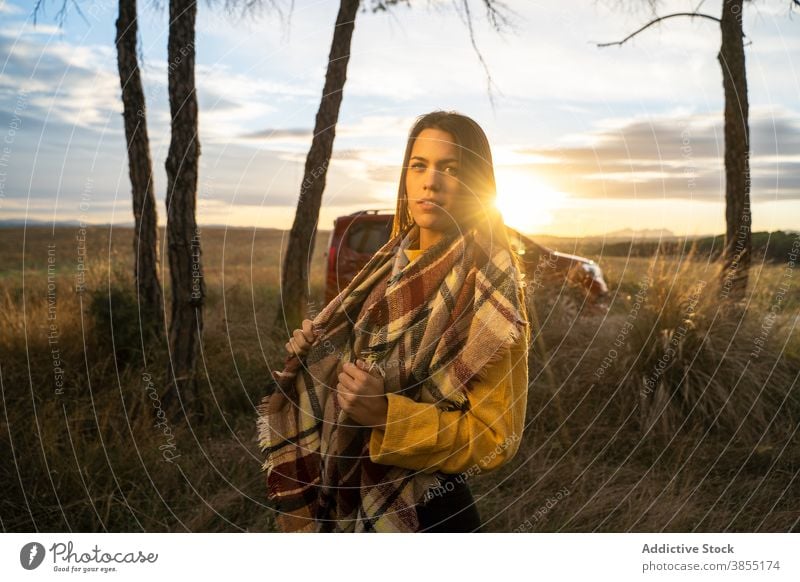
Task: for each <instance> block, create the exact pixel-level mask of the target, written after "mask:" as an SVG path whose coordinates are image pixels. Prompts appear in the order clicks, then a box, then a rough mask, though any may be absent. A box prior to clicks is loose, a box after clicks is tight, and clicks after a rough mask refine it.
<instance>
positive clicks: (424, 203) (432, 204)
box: [417, 200, 442, 212]
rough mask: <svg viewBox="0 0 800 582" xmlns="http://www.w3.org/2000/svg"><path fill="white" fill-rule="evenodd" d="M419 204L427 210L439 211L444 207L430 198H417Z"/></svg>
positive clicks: (422, 208)
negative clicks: (429, 199)
mask: <svg viewBox="0 0 800 582" xmlns="http://www.w3.org/2000/svg"><path fill="white" fill-rule="evenodd" d="M417 206H419V208H420V209H421V210H424V211H426V212H439V211H440V210H441V209H442V207H441V206H439V205H438V204H436V203H435V202H431V201H428V200H417Z"/></svg>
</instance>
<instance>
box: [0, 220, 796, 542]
mask: <svg viewBox="0 0 800 582" xmlns="http://www.w3.org/2000/svg"><path fill="white" fill-rule="evenodd" d="M77 234H78V231H77V228H67V227H63V228H58V229H56V230H55V231H52V230H51V229H49V228H34V229H28V230H27V231H25V232H23V230H22V229H4V230H0V301H2V305H1V306H0V381H1V382H0V387H1V388H2V402H3V409H2V414H0V423H2V429H1V430H0V434H1V435H2V437H0V446H2V458H3V459H4V461H3V464H2V466H1V468H0V524H1V525H2V528H3V530H4V531H33V530H36V531H65V530H71V531H142V530H144V531H240V530H246V531H272V530H273V528H274V521H273V518H272V512H271V510H270V509H269V507H268V506H267V504H266V495H265V493H266V490H265V483H264V477H263V474H262V473H261V471H260V465H261V462H262V459H261V455H260V453H259V451H258V448H257V446H256V442H255V405H256V404H257V402H258V401H259V399H260V397H261V395H262V394H263V393H264V390H265V388H266V386H267V383H268V382H270V379H269V378H270V376H269V370H270V368H275V367H278V365H279V364H280V362H281V361H282V359H283V344H284V343H285V341H286V337H287V333H288V331H287V330H286V329H275V328H274V327H273V325H272V322H273V320H274V317H275V313H276V309H277V307H278V295H279V294H278V289H277V281H278V269H279V265H280V260H279V259H280V252H281V240H282V236H283V235H282V233H281V232H279V231H273V230H257V231H254V230H248V229H241V230H229V231H225V230H223V229H211V228H209V229H205V230H203V232H202V243H203V252H204V266H205V277H206V284H207V289H208V300H207V307H206V324H205V330H204V341H203V353H202V361H201V365H200V375H201V378H202V379H201V381H200V383H199V391H200V394H199V398H198V406H199V407H202V410H199V411H198V412H201V413H202V418H203V420H202V421H200V422H195V423H192V424H191V425H187V424H185V423H179V422H166V423H165V422H160V423H159V416H158V408H157V407H156V406H154V403H155V402H157V401H156V400H153V395H155V394H163V393H164V391H165V388H166V385H167V383H166V369H167V361H166V358H165V354H164V349H163V347H162V346H159V345H152V344H151V343H146V345H144V346H142V342H141V339H140V337H139V333H138V321H137V311H136V304H135V299H133V297H132V294H131V287H132V283H131V281H132V278H131V271H132V247H131V240H132V235H131V231H130V229H129V228H115V229H114V230H113V231H112V232H109V229H108V228H107V227H92V228H90V229H89V230H88V231H87V232H86V245H85V255H84V254H83V253H84V246H83V242H82V241H79V240H78V238H76V235H77ZM326 243H327V233H320V235H319V236H318V237H317V245H316V247H317V248H316V249H315V254H314V257H313V264H314V270H313V272H312V275H311V281H310V286H311V289H312V301H314V302H315V303H314V306H315V307H321V300H322V295H323V281H324V256H323V252H324V247H325V244H326ZM593 258H596V259H597V258H599V262H600V264H601V266H602V267H603V269H604V271H605V273H606V277H607V281H608V283H609V287H610V288H611V294H612V302H611V307H610V309H609V311H608V313H607V314H601V315H591V316H590V315H580V314H578V313H576V309H575V302H574V293H572V292H565V293H560V292H559V290H557V289H556V290H551V291H549V292H547V293H542V292H539V291H537V292H536V293H534V294H533V296H532V297H531V298H530V307H531V310H532V311H531V313H532V316H533V317H534V318H535V323H534V330H533V331H534V334H535V336H534V338H533V339H532V344H531V345H532V349H531V353H530V359H529V366H530V390H529V399H528V416H527V423H528V424H527V428H526V432H525V435H524V439H523V444H522V446H521V448H520V451H519V453H518V455H517V456H516V457H515V459H514V460H513V461H512V462H511V463H510V464H509V465H507V466H505V467H503V468H502V469H500V470H498V471H496V472H493V473H489V474H477V475H474V476H472V477H471V478H470V484H471V487H472V489H473V492H474V494H475V495H476V497H477V498H478V503H479V508H480V511H481V514H482V517H483V519H484V521H485V522H486V524H487V525H486V529H487V530H489V531H580V532H587V531H709V532H716V531H780V532H784V531H791V530H793V531H798V530H799V529H800V525H798V524H799V523H800V506H798V504H797V499H798V498H800V479H798V472H800V439H798V434H797V427H798V424H799V423H800V392H799V391H798V384H797V374H798V371H800V338H799V337H798V336H799V334H798V330H797V328H796V324H797V319H798V313H800V301H799V300H798V297H800V295H798V293H797V289H798V280H799V279H800V276H798V274H797V273H796V266H793V265H792V264H790V263H788V262H787V261H788V258H787V259H785V260H784V261H783V262H781V263H774V264H768V265H756V266H754V268H753V269H752V271H751V279H750V285H751V288H750V300H749V303H748V305H747V309H746V311H745V312H744V314H743V316H742V317H731V316H729V315H728V316H726V315H724V314H722V313H721V312H720V311H719V306H720V301H719V291H718V289H717V286H716V265H715V264H709V263H708V262H707V261H705V260H704V259H703V257H700V256H693V257H675V258H666V259H664V258H660V259H658V260H653V259H647V258H636V259H625V258H624V257H613V258H603V257H602V256H600V257H593ZM81 263H82V264H83V265H84V267H79V264H81ZM79 268H83V269H84V270H83V274H84V276H85V287H84V291H83V292H82V293H78V292H76V289H75V287H76V281H77V277H78V275H79V271H78V269H79ZM164 275H166V273H164ZM167 280H168V277H166V276H162V282H163V281H167ZM568 298H571V299H568Z"/></svg>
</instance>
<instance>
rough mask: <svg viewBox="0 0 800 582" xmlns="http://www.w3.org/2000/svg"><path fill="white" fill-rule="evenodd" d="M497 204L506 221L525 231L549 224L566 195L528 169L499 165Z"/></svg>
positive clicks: (532, 230)
mask: <svg viewBox="0 0 800 582" xmlns="http://www.w3.org/2000/svg"><path fill="white" fill-rule="evenodd" d="M496 179H497V203H496V206H497V208H498V210H500V213H501V214H502V215H503V218H504V219H505V222H506V224H508V225H509V226H512V227H514V228H516V229H517V230H519V231H521V232H524V233H531V232H535V231H537V230H539V229H542V228H543V227H547V226H549V225H550V224H551V223H552V222H553V220H554V212H555V211H556V210H559V209H560V208H563V207H564V206H565V205H566V203H567V199H568V196H567V195H566V194H564V193H563V192H559V191H558V190H555V189H553V188H551V187H550V186H548V185H547V184H546V183H545V182H543V181H542V180H540V179H539V178H537V177H536V176H535V175H533V174H532V173H530V172H524V171H520V170H512V169H503V168H498V171H497V178H496Z"/></svg>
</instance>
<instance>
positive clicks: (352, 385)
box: [336, 360, 389, 427]
mask: <svg viewBox="0 0 800 582" xmlns="http://www.w3.org/2000/svg"><path fill="white" fill-rule="evenodd" d="M356 364H357V365H356ZM356 364H351V363H350V362H347V363H345V364H344V365H343V366H342V373H341V374H339V383H338V384H337V385H336V399H337V400H338V402H339V406H341V407H342V409H343V410H344V411H345V412H346V413H347V414H348V416H349V417H350V418H352V419H353V420H354V421H356V422H357V423H358V424H360V425H362V426H373V427H384V426H386V414H387V412H388V410H389V400H388V399H387V398H386V391H385V390H384V386H383V378H382V377H381V375H380V372H378V371H377V370H373V371H372V372H368V371H367V370H368V368H369V365H368V364H367V363H366V362H364V361H363V360H357V362H356Z"/></svg>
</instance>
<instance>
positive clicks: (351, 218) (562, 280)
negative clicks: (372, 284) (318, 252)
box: [325, 210, 608, 306]
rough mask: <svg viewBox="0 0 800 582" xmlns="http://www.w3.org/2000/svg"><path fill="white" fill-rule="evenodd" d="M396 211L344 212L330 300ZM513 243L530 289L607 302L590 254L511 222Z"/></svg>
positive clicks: (334, 240) (332, 259)
mask: <svg viewBox="0 0 800 582" xmlns="http://www.w3.org/2000/svg"><path fill="white" fill-rule="evenodd" d="M393 221H394V213H393V212H391V211H384V210H362V211H359V212H354V213H353V214H349V215H347V216H340V217H339V218H337V219H336V220H335V221H334V223H333V230H332V231H331V236H330V241H329V243H328V251H327V259H328V268H327V279H326V284H325V302H326V303H328V302H330V301H331V299H333V298H334V297H336V296H337V295H338V294H339V292H340V290H341V289H344V288H345V287H346V286H347V284H348V283H349V282H350V281H352V279H353V277H355V276H356V273H358V272H359V271H360V270H361V268H362V267H363V266H364V265H366V264H367V261H369V259H370V257H372V255H373V254H374V253H375V251H377V250H378V249H379V248H381V247H382V246H383V245H384V244H386V242H387V241H388V240H389V236H390V235H391V232H392V222H393ZM506 228H507V229H508V234H509V238H510V240H511V245H512V247H513V248H514V249H515V250H516V251H517V253H518V254H519V255H520V258H521V259H522V262H523V264H524V265H525V273H526V280H527V282H528V289H529V292H530V291H533V292H534V293H535V292H536V290H537V289H549V290H554V291H558V290H560V289H562V288H564V287H568V288H570V289H581V290H582V291H583V292H584V293H585V297H586V300H587V301H586V302H587V303H588V304H589V305H592V306H602V305H603V303H604V300H605V298H606V296H607V295H608V285H607V284H606V281H605V279H604V278H603V271H602V270H601V269H600V266H599V265H598V264H597V263H595V262H594V261H592V260H591V259H586V258H584V257H579V256H577V255H569V254H565V253H560V252H558V251H554V250H552V249H549V248H547V247H544V246H542V245H540V244H538V243H535V242H534V241H532V240H531V239H530V238H528V237H526V236H525V235H523V234H521V233H520V232H518V231H517V230H515V229H513V228H511V227H506Z"/></svg>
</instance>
